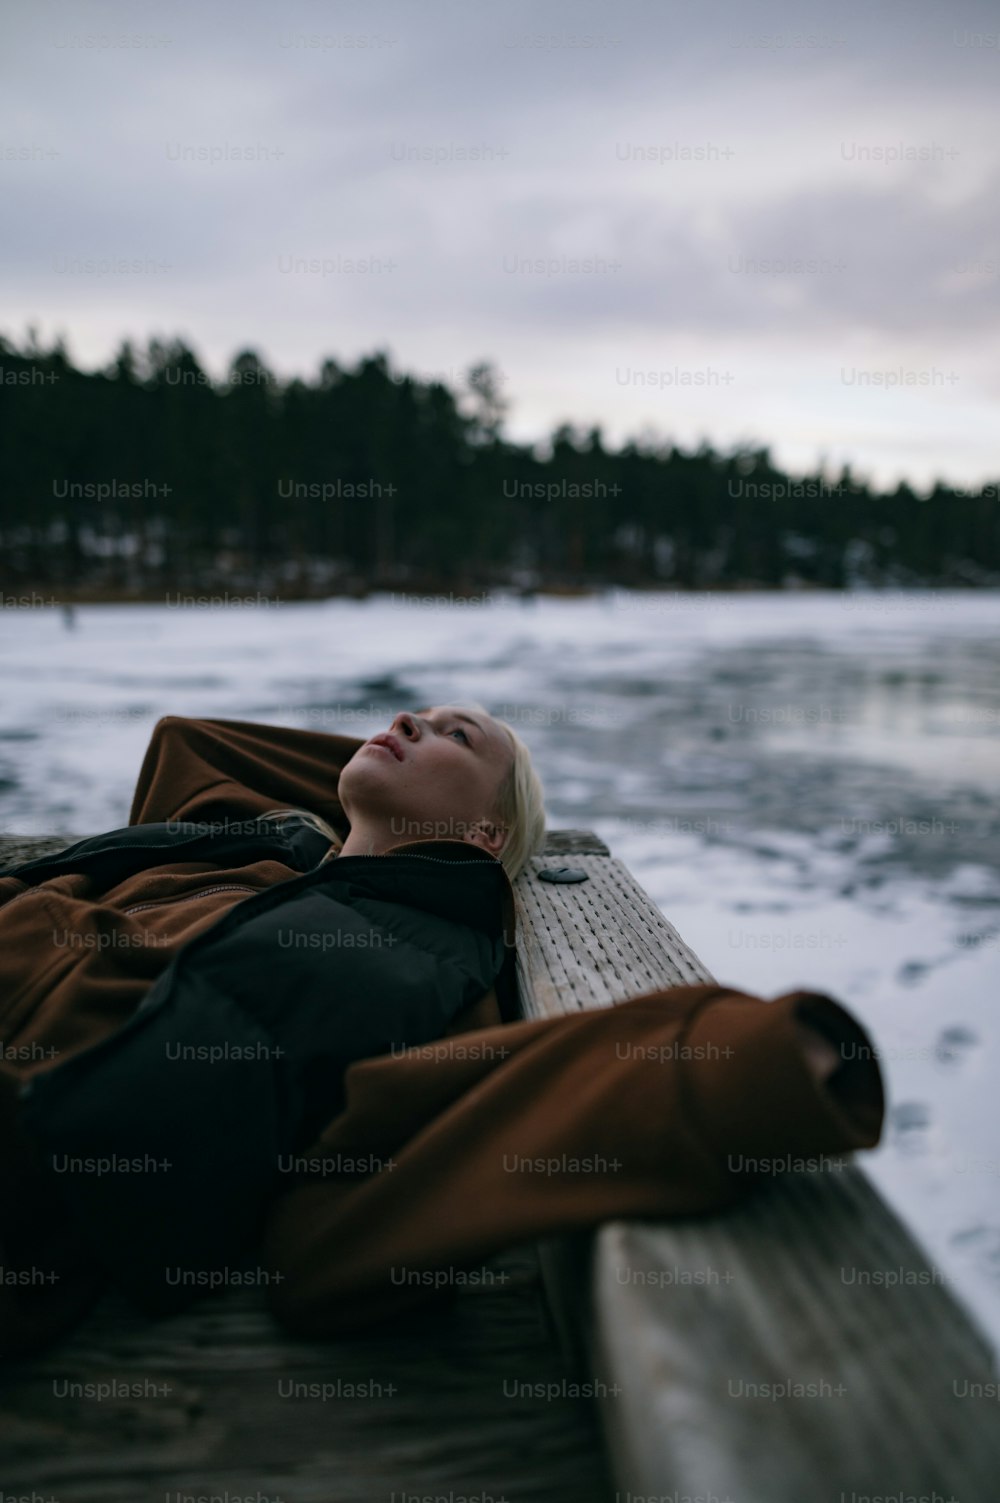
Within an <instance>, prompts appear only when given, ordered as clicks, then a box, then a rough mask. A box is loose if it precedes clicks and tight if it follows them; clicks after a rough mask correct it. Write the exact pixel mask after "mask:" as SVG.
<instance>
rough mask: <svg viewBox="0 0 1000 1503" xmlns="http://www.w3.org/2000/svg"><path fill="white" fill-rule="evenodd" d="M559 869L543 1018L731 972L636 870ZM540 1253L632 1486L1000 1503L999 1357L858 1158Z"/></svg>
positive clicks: (625, 1484) (845, 1499)
mask: <svg viewBox="0 0 1000 1503" xmlns="http://www.w3.org/2000/svg"><path fill="white" fill-rule="evenodd" d="M549 862H550V858H549V855H548V853H546V855H544V856H542V857H539V858H536V859H535V861H534V862H533V863H532V870H530V871H528V872H526V873H525V874H524V876H523V877H522V878H521V879H520V881H519V884H518V898H519V902H520V905H521V911H522V923H523V926H524V929H525V931H526V932H524V933H522V943H521V947H520V951H519V957H518V958H519V966H520V974H519V985H520V987H521V994H522V1001H523V1004H524V1007H525V1010H526V1011H527V1012H528V1014H529V1015H534V1016H546V1015H552V1014H555V1013H559V1012H560V1011H573V1010H575V1009H576V1008H578V1007H587V1006H599V1007H604V1006H610V1005H614V1004H615V1003H617V1002H622V1001H625V1000H626V999H627V998H629V997H632V996H638V995H639V994H640V993H642V992H644V991H647V990H651V989H653V988H656V987H669V986H675V985H678V984H680V983H681V982H688V981H701V980H711V979H712V978H711V977H710V976H709V974H708V972H707V970H706V969H705V967H704V966H703V965H702V964H701V962H700V961H699V960H698V959H697V957H696V956H695V955H693V954H692V952H691V951H690V950H689V948H688V947H687V946H686V945H685V944H684V942H683V940H682V939H681V938H680V936H679V935H678V934H677V932H676V930H674V929H673V928H672V926H671V925H669V924H668V923H667V922H666V920H665V919H663V918H662V916H661V915H660V914H659V912H658V910H656V909H655V907H654V905H653V903H652V901H651V900H650V899H649V897H648V896H647V895H646V894H645V893H644V892H643V890H642V889H641V888H640V887H639V885H638V883H636V882H635V880H634V878H632V877H631V875H630V874H629V873H628V872H627V871H625V869H624V868H622V867H621V864H620V863H619V862H617V861H614V860H610V859H607V858H604V859H602V858H595V857H590V856H586V855H581V856H574V857H573V863H572V864H573V865H574V866H579V867H581V868H584V869H586V870H587V872H588V874H589V880H588V881H587V882H583V883H579V884H575V885H570V886H558V885H551V884H549V883H547V882H544V881H541V880H539V878H538V872H539V870H540V869H541V868H543V867H544V866H545V865H547V864H549ZM837 1163H839V1164H840V1165H841V1167H840V1168H835V1167H831V1166H833V1165H835V1164H837ZM539 1251H540V1256H541V1259H542V1266H543V1270H544V1274H545V1279H546V1286H547V1289H548V1293H549V1298H550V1300H551V1302H552V1304H553V1306H554V1308H555V1310H556V1311H557V1315H556V1320H557V1326H558V1329H559V1331H560V1335H561V1339H562V1342H563V1347H564V1350H565V1351H566V1353H567V1358H568V1360H570V1361H571V1362H572V1363H574V1364H575V1365H576V1367H577V1368H578V1369H579V1370H580V1371H581V1372H583V1373H585V1374H586V1376H587V1377H588V1378H590V1379H591V1380H592V1381H593V1382H594V1383H595V1385H596V1386H597V1390H598V1402H599V1405H600V1409H601V1415H602V1422H603V1424H604V1428H605V1434H606V1436H607V1439H608V1445H609V1450H610V1454H611V1461H612V1469H613V1473H614V1477H615V1482H616V1486H617V1488H618V1490H619V1494H620V1495H621V1494H624V1495H625V1496H626V1497H627V1496H628V1494H630V1493H631V1495H632V1496H633V1497H636V1498H646V1497H650V1496H653V1497H665V1496H669V1497H671V1498H673V1497H674V1496H677V1497H683V1496H685V1495H687V1496H690V1497H702V1498H705V1499H710V1498H716V1499H720V1500H721V1499H725V1498H729V1499H730V1500H732V1503H800V1500H802V1499H803V1498H809V1499H810V1500H811V1503H812V1500H815V1503H826V1500H829V1503H854V1499H855V1498H857V1499H859V1500H860V1499H862V1498H865V1497H869V1496H878V1497H885V1498H903V1497H906V1496H909V1497H912V1498H916V1497H921V1496H926V1497H927V1498H930V1497H931V1495H932V1494H933V1493H934V1491H935V1490H936V1491H937V1493H938V1494H939V1495H940V1499H941V1500H942V1503H943V1500H944V1499H946V1498H952V1499H953V1500H954V1503H995V1499H996V1498H997V1497H998V1496H1000V1405H998V1404H997V1401H996V1395H997V1393H998V1388H997V1373H996V1368H995V1365H994V1360H993V1355H992V1351H991V1348H990V1345H989V1343H988V1342H987V1341H986V1339H985V1338H984V1337H983V1336H982V1334H981V1333H980V1332H979V1331H978V1329H977V1328H976V1326H975V1324H974V1322H973V1321H972V1320H971V1319H970V1318H969V1316H968V1315H967V1313H966V1312H965V1311H964V1309H963V1308H962V1307H961V1306H960V1305H959V1304H958V1303H957V1302H956V1300H955V1299H954V1298H953V1297H952V1295H951V1294H950V1293H949V1292H948V1290H947V1286H946V1284H945V1282H944V1279H943V1276H942V1274H941V1272H940V1270H937V1269H935V1268H933V1267H932V1266H931V1265H930V1264H929V1263H928V1261H927V1258H926V1256H925V1254H924V1252H923V1251H922V1249H921V1248H920V1247H919V1246H918V1245H917V1244H916V1242H915V1241H914V1239H913V1237H912V1236H911V1235H910V1233H909V1232H908V1231H907V1230H906V1228H905V1227H904V1226H903V1225H902V1224H901V1223H900V1222H899V1220H898V1219H897V1218H896V1217H895V1216H894V1215H893V1213H892V1212H891V1211H890V1210H889V1208H888V1207H887V1206H886V1205H885V1204H884V1202H883V1201H882V1199H881V1198H880V1196H879V1195H878V1194H877V1192H876V1191H875V1189H874V1188H873V1186H872V1185H871V1183H870V1181H869V1180H868V1178H867V1176H866V1175H865V1174H864V1173H863V1171H862V1170H861V1169H860V1168H859V1167H858V1166H857V1165H856V1164H854V1163H852V1162H851V1158H850V1156H845V1157H844V1158H843V1159H841V1160H833V1159H830V1160H828V1162H827V1165H826V1166H825V1167H824V1168H820V1169H817V1170H816V1171H814V1172H812V1173H804V1174H799V1173H796V1174H786V1175H783V1176H780V1177H777V1178H776V1179H775V1181H774V1182H773V1183H772V1184H770V1185H768V1186H766V1187H765V1188H764V1189H762V1190H760V1191H759V1192H758V1193H757V1194H756V1195H755V1196H754V1198H753V1199H752V1200H750V1201H748V1202H746V1203H745V1204H744V1205H742V1206H741V1207H740V1208H739V1209H738V1210H734V1211H729V1212H727V1213H726V1214H724V1215H719V1216H713V1217H701V1218H690V1219H687V1220H683V1221H673V1220H671V1221H667V1220H663V1221H654V1220H635V1221H615V1222H607V1223H605V1224H603V1225H602V1226H601V1227H599V1228H598V1229H597V1231H596V1233H595V1234H594V1235H593V1236H589V1237H588V1236H586V1235H575V1236H573V1237H567V1238H551V1239H547V1240H546V1241H545V1242H543V1243H541V1244H540V1245H539ZM893 1277H895V1279H896V1280H897V1282H896V1283H893V1282H891V1280H892V1279H893ZM781 1384H785V1385H787V1387H786V1388H785V1389H782V1388H781V1387H780V1385H781ZM977 1385H978V1389H977ZM977 1392H978V1393H979V1394H981V1395H985V1396H983V1397H979V1398H977V1397H975V1394H976V1393H977ZM991 1396H992V1397H991Z"/></svg>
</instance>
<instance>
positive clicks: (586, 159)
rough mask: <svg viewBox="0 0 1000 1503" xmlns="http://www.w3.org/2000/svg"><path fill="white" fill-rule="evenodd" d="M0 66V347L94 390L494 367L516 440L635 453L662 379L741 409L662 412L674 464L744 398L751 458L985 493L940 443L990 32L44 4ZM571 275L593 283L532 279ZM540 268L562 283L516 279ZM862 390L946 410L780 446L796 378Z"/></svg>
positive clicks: (984, 211)
mask: <svg viewBox="0 0 1000 1503" xmlns="http://www.w3.org/2000/svg"><path fill="white" fill-rule="evenodd" d="M6 31H7V36H6V41H5V48H4V50H5V54H6V58H7V65H6V66H7V70H8V78H7V80H6V83H5V86H4V97H5V102H6V123H5V126H4V131H3V145H4V149H5V152H6V153H7V155H6V156H5V158H4V160H3V161H2V162H0V172H2V174H3V177H2V183H3V198H4V204H5V209H6V216H5V218H6V230H5V257H4V280H5V288H4V292H5V296H4V305H5V308H6V309H7V310H8V311H7V322H6V323H5V325H4V332H6V333H8V334H14V335H15V336H16V335H19V334H20V333H21V332H22V331H23V329H24V327H25V326H26V325H27V324H28V323H29V322H36V323H38V324H40V325H41V327H42V330H43V334H50V333H52V332H54V331H55V330H57V329H58V330H62V331H64V332H65V333H66V335H67V336H68V342H69V345H70V349H71V352H72V353H73V354H74V355H76V357H77V358H78V359H80V360H82V361H83V362H84V363H89V364H97V363H98V362H99V361H102V360H104V359H106V358H107V357H108V356H109V355H110V354H111V353H112V352H113V350H114V348H115V346H116V345H117V343H118V341H119V340H120V339H121V338H122V337H124V336H126V335H129V336H132V337H136V338H139V339H143V338H145V337H146V336H147V335H148V334H150V333H153V332H156V333H159V334H160V335H161V336H162V335H169V334H172V333H175V332H176V333H179V334H181V333H182V334H184V335H185V336H186V337H188V338H189V340H191V341H192V342H193V343H194V344H195V346H196V348H198V350H199V352H200V353H201V354H202V355H203V357H204V358H205V359H206V360H207V361H208V362H209V364H210V365H213V366H214V367H215V368H217V369H218V370H221V368H222V366H223V364H224V362H225V360H226V359H227V358H228V357H229V356H231V355H232V354H233V353H234V352H235V351H236V349H238V348H240V347H242V346H245V345H247V344H251V345H254V346H255V347H257V348H259V349H260V350H261V351H262V352H263V353H264V354H265V356H267V357H269V358H270V360H271V363H272V364H273V365H274V366H275V368H276V369H279V370H282V371H284V372H285V373H290V372H291V371H293V370H299V371H302V372H308V371H310V370H314V369H315V368H316V365H317V363H318V361H319V360H320V359H321V358H322V357H323V356H327V355H332V356H334V357H335V358H337V359H340V360H351V359H353V358H356V356H357V355H359V354H361V353H364V352H367V351H370V350H372V349H374V348H376V347H389V348H390V349H391V350H392V351H393V352H394V354H395V356H396V358H397V360H398V361H399V363H401V364H403V365H405V366H409V367H412V368H415V369H419V370H424V371H427V370H438V371H443V370H448V371H454V370H456V369H460V368H464V367H466V366H467V365H468V364H469V363H471V362H472V361H473V360H474V359H477V358H480V357H483V356H487V357H490V356H492V357H493V358H495V359H496V360H497V362H498V363H499V364H500V365H501V366H502V367H503V370H504V373H505V375H506V376H507V378H508V379H507V382H506V389H507V391H508V393H509V395H510V396H511V398H512V399H513V400H514V401H515V403H516V404H517V405H516V408H515V411H514V419H515V424H516V428H517V430H518V431H519V433H520V434H521V435H526V434H528V433H535V434H539V435H540V434H542V433H544V432H546V431H548V430H549V429H550V428H551V426H552V424H553V423H554V422H555V421H558V420H560V419H562V418H566V417H568V416H569V417H572V416H575V417H577V418H578V419H579V420H580V421H581V422H584V423H590V422H594V421H601V422H604V423H605V425H606V427H607V430H608V431H609V432H610V433H612V434H619V435H622V434H624V432H625V431H627V430H628V427H629V424H632V423H634V424H635V425H638V424H639V422H640V421H648V420H652V418H653V416H654V415H655V414H654V413H653V412H652V411H651V410H649V409H648V407H644V406H643V403H642V402H641V401H639V400H637V399H636V396H635V393H633V392H630V393H628V400H626V399H625V397H624V396H623V395H622V393H621V392H620V391H619V392H616V391H615V390H614V389H613V388H614V381H613V379H612V380H611V381H610V383H609V374H608V373H609V369H610V368H613V365H614V362H615V361H618V360H630V361H633V362H634V363H635V364H636V365H646V364H648V363H649V362H650V361H651V360H655V359H657V358H658V353H659V352H660V351H661V350H669V351H671V352H675V351H677V350H681V351H682V356H675V357H674V358H683V360H684V361H686V362H688V364H689V365H693V364H696V363H697V362H699V361H702V362H705V361H710V360H713V359H714V360H729V361H730V362H731V363H741V372H742V374H741V379H740V381H739V382H734V384H733V387H732V389H728V388H727V389H724V390H718V391H715V392H713V393H712V395H711V398H710V400H708V401H707V402H701V405H699V398H698V396H697V394H691V393H689V394H687V396H686V397H685V400H684V401H683V402H680V401H678V402H674V403H673V404H672V406H671V418H672V420H673V422H674V423H675V426H676V430H677V432H678V433H681V434H683V433H684V432H691V433H693V432H694V431H696V430H697V431H700V432H703V433H705V434H707V435H708V436H710V437H713V436H715V437H718V438H719V440H720V441H722V440H723V439H724V438H725V436H726V435H727V434H728V435H732V434H733V433H735V432H738V431H744V429H745V428H746V425H747V422H748V418H747V413H748V411H749V410H750V397H751V396H756V395H760V396H761V398H762V400H764V407H763V409H762V412H761V414H760V415H759V416H758V417H757V418H756V419H754V420H753V421H754V422H755V423H757V424H759V423H761V422H763V421H765V420H771V421H773V423H774V426H773V428H772V429H771V431H768V432H759V431H758V432H757V436H758V437H760V438H763V439H766V440H767V441H769V442H771V443H772V445H773V447H774V450H775V452H776V454H778V455H779V457H780V456H781V455H782V453H783V451H784V452H786V453H787V454H788V455H789V456H791V455H793V454H794V455H798V454H802V453H804V452H805V451H806V450H807V449H809V448H810V447H811V448H812V449H813V451H815V450H816V448H817V447H823V448H824V449H829V450H832V451H836V450H837V449H838V447H839V446H840V445H841V444H842V443H843V442H845V441H846V440H847V439H848V437H850V441H851V442H852V443H853V444H854V445H855V446H856V447H855V451H854V452H856V457H857V460H858V462H859V464H861V465H862V466H863V465H864V464H865V463H868V464H869V465H870V466H872V467H874V469H875V471H876V472H877V473H881V474H882V475H883V476H884V477H885V478H888V477H889V476H890V474H894V473H910V474H912V475H914V478H917V479H919V478H920V475H921V474H927V473H930V471H931V470H936V471H938V472H944V473H952V474H954V476H955V478H956V479H958V478H962V479H965V480H969V479H972V478H976V477H982V476H985V475H986V474H990V473H995V472H996V470H997V469H998V468H1000V464H998V461H997V459H996V457H995V451H993V453H992V455H991V452H990V450H989V447H988V444H987V443H986V441H985V439H983V438H982V437H980V438H979V439H978V440H977V441H976V442H975V443H971V444H970V442H969V437H968V435H969V431H970V428H971V429H974V430H975V431H976V432H977V433H979V434H980V435H982V434H983V433H985V432H987V431H988V428H989V418H990V416H992V417H993V419H994V422H995V412H993V408H994V406H995V402H996V399H997V395H998V391H997V376H996V374H995V372H994V371H993V368H992V364H991V362H990V359H989V351H988V348H987V342H988V341H990V340H992V341H993V342H995V340H996V335H997V328H998V324H1000V232H998V226H997V218H996V211H995V205H996V203H997V200H998V188H1000V142H998V138H997V132H996V129H995V108H996V106H995V99H996V85H997V76H998V72H1000V45H998V43H1000V37H998V31H1000V22H998V21H997V18H996V13H995V10H994V8H993V7H992V6H990V5H988V4H985V3H978V0H962V3H959V4H958V5H957V6H953V7H951V8H949V9H945V8H944V7H943V6H941V5H936V4H932V3H929V0H923V3H921V4H919V5H917V6H914V5H907V6H905V7H904V6H896V5H888V6H881V7H878V8H877V9H876V10H874V11H872V10H870V9H869V8H868V7H867V6H866V5H864V4H861V3H850V4H847V5H838V6H837V7H835V8H832V7H829V6H827V5H824V4H820V3H811V0H810V3H806V4H803V5H796V7H795V8H794V11H793V10H791V9H790V8H788V7H785V6H779V5H774V4H770V3H769V4H754V5H751V6H749V7H748V6H746V5H743V4H738V3H736V0H725V3H715V4H709V5H707V6H704V7H702V6H699V7H697V8H695V7H681V6H678V5H676V4H675V5H669V4H668V5H666V6H664V5H662V4H659V3H655V4H654V3H652V0H626V3H624V4H623V5H621V6H618V7H616V8H614V9H612V8H611V7H610V6H601V5H597V4H593V3H590V0H587V3H582V4H581V3H573V4H570V3H562V0H560V3H550V0H531V3H527V0H514V3H512V4H507V5H504V6H503V7H502V8H498V7H481V6H479V5H478V4H473V3H472V0H407V3H402V0H398V3H396V0H394V3H377V0H372V3H369V4H353V5H341V4H337V3H333V4H322V5H320V4H318V3H311V0H302V3H299V4H294V5H291V6H284V5H279V4H277V3H273V4H242V3H241V4H230V5H223V6H221V7H218V6H211V7H208V6H200V7H199V6H195V5H193V4H191V3H190V0H178V3H176V4H174V5H172V6H171V7H169V8H168V9H165V8H163V7H161V6H160V5H158V4H145V5H139V6H132V5H129V6H127V7H126V6H123V5H118V4H115V3H106V4H103V5H97V6H93V7H90V8H88V10H87V12H86V13H85V14H84V13H81V12H80V11H79V10H78V9H77V8H76V6H75V5H71V4H66V3H61V0H60V3H50V4H44V3H43V4H31V5H28V4H27V3H24V4H21V5H20V6H17V5H13V6H11V7H9V8H8V11H7V15H6ZM123 34H127V35H128V36H129V37H131V38H132V39H133V44H132V45H129V46H120V45H116V46H111V45H108V43H109V42H110V41H111V40H113V39H115V38H117V39H119V40H121V39H122V37H123ZM88 38H89V39H90V45H87V39H88ZM135 38H138V39H139V41H138V43H135V40H134V39H135ZM157 39H161V41H162V39H166V40H165V41H163V42H162V45H161V44H160V43H158V42H157ZM588 39H589V44H586V43H587V42H588ZM362 40H364V42H365V45H364V46H361V45H359V43H360V42H361V41H362ZM313 42H318V44H319V45H311V43H313ZM352 42H353V43H354V45H349V44H350V43H352ZM899 147H902V148H903V151H904V153H909V154H910V159H904V160H902V161H895V162H893V161H883V160H878V159H877V156H876V159H875V160H868V161H863V160H858V159H857V157H858V154H859V152H860V153H861V154H862V155H864V154H865V153H868V154H869V156H870V155H871V153H872V151H875V152H876V153H877V152H879V151H881V152H882V153H883V155H884V154H885V152H886V151H887V150H891V151H896V150H898V148H899ZM25 148H29V149H30V150H31V152H32V156H31V157H30V159H27V160H25V159H23V158H21V157H18V156H17V155H14V156H11V155H10V153H11V152H12V151H13V152H15V153H16V152H23V151H24V150H25ZM245 148H250V149H251V153H252V159H251V160H244V159H241V158H240V156H239V155H238V153H239V152H240V151H242V150H244V149H245ZM921 150H923V151H924V152H925V154H927V153H930V156H931V159H930V160H921V159H920V155H919V153H920V151H921ZM477 151H478V152H479V153H480V156H479V158H478V159H476V157H475V156H474V153H475V152H477ZM49 152H55V153H58V155H49V154H48V153H49ZM699 152H700V153H701V156H700V157H699V156H698V153H699ZM685 153H686V155H685ZM852 153H853V155H852ZM643 154H645V155H643ZM212 158H215V159H214V160H213V159H212ZM88 257H89V258H92V259H93V260H95V261H97V262H101V260H102V258H112V259H115V258H129V259H130V260H131V259H133V258H137V259H139V260H143V258H147V259H146V262H145V264H144V265H143V267H142V269H139V270H134V269H129V270H127V271H118V270H113V269H107V270H102V269H100V267H98V269H91V270H87V269H85V268H84V267H81V266H80V264H79V263H80V261H81V260H82V259H85V258H88ZM587 257H591V258H594V257H603V258H605V261H606V262H609V263H618V264H617V267H608V266H606V267H605V269H604V270H597V271H594V270H579V269H577V270H574V269H573V268H572V266H569V265H567V266H565V267H564V266H563V264H562V263H561V261H560V258H568V259H569V260H570V261H572V259H573V258H587ZM534 258H541V259H542V260H543V262H550V261H552V262H555V263H559V264H558V265H557V267H556V269H553V267H552V266H551V265H546V266H544V267H543V269H542V270H541V271H532V270H512V269H511V267H512V266H513V265H514V263H515V262H516V261H520V260H522V259H529V260H531V259H534ZM754 258H764V259H765V260H770V261H772V262H773V260H774V259H775V258H784V259H786V260H788V259H794V258H800V259H802V260H808V259H809V258H816V259H817V260H818V261H819V262H820V263H821V268H820V269H817V270H814V271H801V270H799V271H795V270H785V271H780V270H779V271H775V270H774V268H773V266H772V267H771V268H770V269H768V270H761V269H760V268H759V267H758V268H756V269H748V268H747V265H746V263H747V262H748V261H752V260H753V259H754ZM359 259H360V260H361V261H362V262H365V261H367V266H366V269H364V270H359V269H358V268H357V262H358V260H359ZM309 260H315V261H316V262H317V263H318V266H319V269H318V270H316V271H310V270H304V269H301V265H300V267H299V269H291V268H293V267H294V265H295V263H296V262H298V263H301V262H303V261H309ZM60 262H61V263H62V265H61V269H60ZM824 262H825V263H828V264H827V265H826V266H825V267H823V266H822V263H824ZM324 263H325V264H324ZM373 263H374V265H373ZM74 267H75V269H74ZM860 359H863V360H864V361H866V362H867V363H868V364H870V365H877V366H881V367H886V368H888V367H894V366H899V365H902V366H907V365H909V366H912V365H913V364H914V362H915V361H922V362H924V363H925V364H926V363H927V362H929V361H931V360H934V359H939V360H940V361H941V362H942V364H948V365H950V366H952V367H954V368H956V369H958V370H960V371H961V373H962V384H961V387H960V393H961V394H960V396H959V395H956V393H955V392H954V391H949V392H947V393H945V394H944V395H941V394H938V393H935V392H931V393H924V394H914V395H913V397H912V401H911V402H910V405H909V408H908V410H906V411H904V410H902V409H900V410H898V411H897V412H896V415H895V416H894V417H893V418H892V419H891V420H890V419H889V418H888V415H887V408H886V407H885V405H884V404H883V405H882V406H879V405H878V404H877V403H875V404H873V401H872V398H871V395H870V393H868V394H866V393H865V392H863V391H853V392H852V391H850V390H848V389H845V388H844V387H843V384H842V383H841V387H840V390H839V391H838V393H837V401H836V402H835V403H829V404H825V406H824V413H823V416H822V418H821V419H816V418H815V417H814V416H812V415H809V416H808V417H805V416H804V415H803V414H802V412H801V410H800V406H799V396H800V389H801V386H802V380H803V372H804V371H807V370H808V371H813V372H818V373H819V374H818V378H817V379H819V380H820V381H822V380H823V379H825V377H824V372H825V373H826V376H827V377H829V378H830V379H832V380H834V381H835V380H836V373H837V371H838V369H839V368H840V367H841V366H842V365H843V364H844V363H845V362H849V361H851V360H853V361H858V360H860ZM751 379H752V381H753V385H754V392H753V393H750V392H749V391H748V383H750V382H751ZM609 384H610V387H611V388H612V389H610V390H609ZM765 399H766V400H765ZM770 414H775V415H776V416H774V417H773V418H770V419H769V415H770ZM913 429H916V430H919V433H920V442H919V445H918V444H916V443H913V442H910V441H908V432H909V431H910V430H913Z"/></svg>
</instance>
